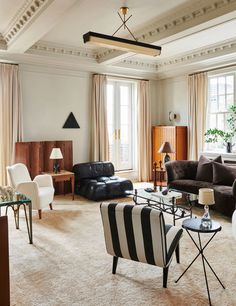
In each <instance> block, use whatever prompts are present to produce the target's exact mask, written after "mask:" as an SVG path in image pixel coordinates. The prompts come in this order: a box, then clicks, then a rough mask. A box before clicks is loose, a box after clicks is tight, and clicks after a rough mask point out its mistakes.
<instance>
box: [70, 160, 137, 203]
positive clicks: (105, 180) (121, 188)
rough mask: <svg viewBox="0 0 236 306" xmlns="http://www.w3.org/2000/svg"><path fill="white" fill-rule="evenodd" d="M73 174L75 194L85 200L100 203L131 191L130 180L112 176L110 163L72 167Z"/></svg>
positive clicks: (112, 168)
mask: <svg viewBox="0 0 236 306" xmlns="http://www.w3.org/2000/svg"><path fill="white" fill-rule="evenodd" d="M73 172H74V173H75V193H76V194H79V195H81V196H83V197H85V198H87V199H90V200H94V201H100V200H106V199H112V198H117V197H123V196H125V195H126V194H125V191H126V190H132V189H133V184H132V182H131V181H130V180H128V179H126V178H122V177H119V176H114V166H113V164H112V163H111V162H90V163H80V164H76V165H74V167H73Z"/></svg>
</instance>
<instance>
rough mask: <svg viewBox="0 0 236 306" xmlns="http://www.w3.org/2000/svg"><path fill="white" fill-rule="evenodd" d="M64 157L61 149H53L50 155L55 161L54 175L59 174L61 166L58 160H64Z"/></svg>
mask: <svg viewBox="0 0 236 306" xmlns="http://www.w3.org/2000/svg"><path fill="white" fill-rule="evenodd" d="M62 158H63V155H62V153H61V149H60V148H53V149H52V152H51V155H50V159H55V162H54V165H53V172H54V173H58V172H60V165H59V163H58V161H57V160H58V159H62Z"/></svg>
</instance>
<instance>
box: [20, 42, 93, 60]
mask: <svg viewBox="0 0 236 306" xmlns="http://www.w3.org/2000/svg"><path fill="white" fill-rule="evenodd" d="M26 53H30V54H39V55H43V54H45V55H51V56H58V55H61V56H73V57H77V58H81V59H86V60H88V59H90V60H93V61H96V54H94V52H93V51H92V50H89V49H87V48H77V47H69V46H65V45H59V44H52V43H47V42H43V41H39V42H38V43H36V44H34V45H33V46H32V47H31V48H30V49H28V51H27V52H26Z"/></svg>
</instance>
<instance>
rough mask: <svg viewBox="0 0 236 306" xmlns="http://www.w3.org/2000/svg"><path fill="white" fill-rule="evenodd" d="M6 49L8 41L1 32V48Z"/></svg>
mask: <svg viewBox="0 0 236 306" xmlns="http://www.w3.org/2000/svg"><path fill="white" fill-rule="evenodd" d="M6 49H7V43H6V41H5V39H4V38H3V36H2V34H1V33H0V50H6Z"/></svg>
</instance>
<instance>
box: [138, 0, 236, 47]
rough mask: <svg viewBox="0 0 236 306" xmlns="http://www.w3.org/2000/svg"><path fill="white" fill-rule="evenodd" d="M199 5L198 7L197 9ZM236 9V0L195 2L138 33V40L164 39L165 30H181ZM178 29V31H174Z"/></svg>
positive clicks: (152, 40)
mask: <svg viewBox="0 0 236 306" xmlns="http://www.w3.org/2000/svg"><path fill="white" fill-rule="evenodd" d="M196 7H197V9H196ZM235 9H236V0H205V1H198V3H196V2H195V3H194V6H192V7H187V8H185V9H184V8H183V9H182V10H179V12H178V15H177V13H176V12H175V13H174V14H170V15H168V16H166V17H165V18H164V19H162V20H160V21H157V22H156V23H154V24H152V25H151V26H149V27H148V28H146V29H145V30H143V31H142V33H140V34H137V35H139V36H138V40H142V41H150V42H154V37H155V41H156V40H157V39H158V40H159V39H162V38H163V36H165V35H164V33H165V32H169V31H171V32H172V34H173V32H176V33H177V32H179V31H180V29H179V28H184V29H186V28H189V27H192V26H194V25H197V24H199V21H198V20H199V19H200V23H202V22H203V21H209V20H210V19H212V18H216V17H219V16H222V15H223V14H227V13H230V12H232V11H233V10H235ZM174 29H176V31H173V30H174Z"/></svg>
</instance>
